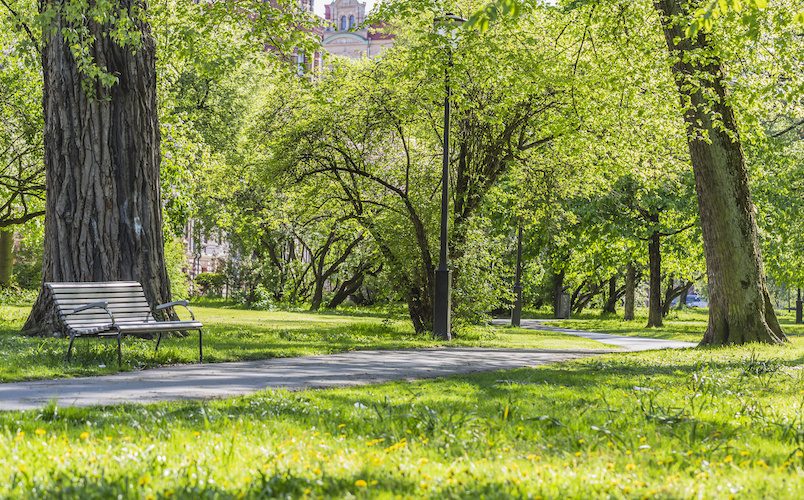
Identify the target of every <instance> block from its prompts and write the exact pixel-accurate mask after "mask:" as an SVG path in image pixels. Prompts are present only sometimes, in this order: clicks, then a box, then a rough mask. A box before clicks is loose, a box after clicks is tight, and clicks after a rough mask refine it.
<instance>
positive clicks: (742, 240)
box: [655, 0, 786, 345]
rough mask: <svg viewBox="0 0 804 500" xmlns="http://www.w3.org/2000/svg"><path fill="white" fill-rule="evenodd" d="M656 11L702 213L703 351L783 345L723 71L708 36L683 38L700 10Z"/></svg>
mask: <svg viewBox="0 0 804 500" xmlns="http://www.w3.org/2000/svg"><path fill="white" fill-rule="evenodd" d="M655 5H656V8H657V10H658V11H659V13H660V15H661V20H662V24H663V28H664V34H665V40H666V42H667V47H668V49H669V50H670V53H671V55H672V56H673V58H674V59H675V61H674V64H673V67H672V71H673V76H674V77H675V80H676V83H677V85H678V89H679V94H680V98H681V102H682V106H684V121H685V122H686V124H687V140H688V144H689V150H690V157H691V159H692V166H693V171H694V173H695V187H696V191H697V194H698V205H699V208H700V216H701V229H702V232H703V240H704V254H705V256H706V268H707V269H706V272H707V277H708V281H709V325H708V327H707V330H706V333H705V334H704V338H703V340H702V341H701V344H702V345H724V344H743V343H747V342H768V343H781V342H784V341H785V340H786V337H785V336H784V333H783V332H782V329H781V326H780V325H779V322H778V320H777V318H776V313H775V312H774V310H773V304H772V303H771V300H770V295H769V293H768V289H767V285H766V283H765V274H764V270H763V266H762V256H761V253H760V249H759V242H758V239H757V224H756V219H755V216H754V204H753V202H752V201H751V193H750V190H749V187H748V172H747V170H746V165H745V157H744V155H743V150H742V146H741V143H740V139H739V134H738V130H737V124H736V121H735V118H734V112H733V110H732V108H731V106H730V105H729V104H728V102H727V100H726V89H725V85H724V74H723V68H722V66H721V63H720V61H719V60H718V58H717V56H716V55H715V53H714V51H713V50H711V47H710V44H709V41H708V40H707V38H706V35H705V34H704V33H703V32H699V33H698V35H697V36H696V38H695V39H690V38H687V37H686V36H685V34H684V23H683V22H679V20H685V19H688V18H689V15H690V12H689V11H690V10H692V9H694V8H695V6H696V5H697V3H692V2H688V1H687V0H656V1H655ZM675 16H678V19H677V20H674V17H675ZM693 53H695V56H692V54H693ZM702 54H705V55H706V57H703V56H702ZM713 116H717V117H718V118H717V120H718V122H717V123H715V122H714V121H713V118H712V117H713Z"/></svg>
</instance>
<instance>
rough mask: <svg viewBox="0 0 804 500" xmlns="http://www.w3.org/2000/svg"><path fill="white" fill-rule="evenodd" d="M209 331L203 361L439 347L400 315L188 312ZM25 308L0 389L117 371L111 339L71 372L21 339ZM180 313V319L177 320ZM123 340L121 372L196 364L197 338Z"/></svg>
mask: <svg viewBox="0 0 804 500" xmlns="http://www.w3.org/2000/svg"><path fill="white" fill-rule="evenodd" d="M192 307H193V311H194V312H195V313H196V316H197V317H198V318H199V319H200V320H201V321H203V322H204V324H205V325H206V326H207V328H206V330H205V335H204V360H205V362H220V361H239V360H248V359H264V358H272V357H288V356H303V355H311V354H325V353H333V352H340V351H348V350H355V349H396V348H414V347H435V346H438V345H442V344H443V343H442V342H438V341H435V340H432V339H430V338H428V337H426V336H421V335H416V334H415V333H414V331H413V328H412V327H411V325H410V321H409V320H408V319H407V318H406V317H404V316H402V315H399V314H392V313H366V312H362V313H361V312H358V311H352V312H349V313H343V314H341V313H316V314H310V313H303V312H278V311H253V310H244V309H240V308H236V307H233V306H227V305H226V304H225V303H223V302H220V301H218V302H206V303H205V304H204V305H196V306H192ZM29 310H30V305H29V304H17V305H2V306H0V357H2V359H3V361H4V362H3V363H2V364H0V382H10V381H14V380H26V379H37V378H55V377H67V376H79V375H96V374H104V373H114V372H116V371H118V369H117V360H116V355H115V342H114V340H113V339H106V340H98V339H96V338H88V339H78V340H76V342H75V347H74V351H73V352H74V357H73V361H72V363H71V364H70V365H67V364H66V363H65V361H64V360H65V354H66V352H67V344H68V341H67V340H66V339H53V338H48V339H42V338H29V337H24V336H21V335H19V334H18V332H19V329H20V328H21V327H22V324H23V322H24V321H25V318H26V317H27V314H28V311H29ZM180 314H181V313H180ZM155 345H156V342H155V341H153V340H140V339H135V338H127V339H125V340H124V341H123V370H131V369H139V368H146V367H152V366H157V365H165V364H175V363H194V362H196V361H197V358H198V337H197V336H196V334H195V333H191V334H190V335H189V336H188V337H186V338H172V339H168V340H166V341H163V342H162V345H161V346H160V348H159V352H158V353H156V354H155V353H154V346H155ZM450 345H453V346H475V347H509V348H532V349H611V348H612V347H611V346H607V345H604V344H601V343H599V342H596V341H593V340H588V339H583V338H578V337H572V336H569V335H563V334H560V333H551V332H536V331H533V330H525V329H515V328H492V327H468V328H465V329H464V330H463V331H461V332H459V333H458V337H457V338H456V339H455V340H454V341H453V342H451V343H450Z"/></svg>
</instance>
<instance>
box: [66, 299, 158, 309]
mask: <svg viewBox="0 0 804 500" xmlns="http://www.w3.org/2000/svg"><path fill="white" fill-rule="evenodd" d="M95 302H106V306H107V307H108V308H110V309H113V308H114V309H121V310H122V309H148V310H150V309H151V308H150V307H149V306H148V303H147V302H107V301H105V300H103V299H88V300H76V301H70V302H69V303H63V302H59V303H58V304H56V305H57V306H59V309H60V310H62V311H72V310H73V309H78V308H79V307H81V306H85V305H88V304H92V303H95Z"/></svg>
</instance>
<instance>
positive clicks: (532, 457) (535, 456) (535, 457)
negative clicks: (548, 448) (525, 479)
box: [527, 453, 542, 462]
mask: <svg viewBox="0 0 804 500" xmlns="http://www.w3.org/2000/svg"><path fill="white" fill-rule="evenodd" d="M527 458H528V460H532V461H534V462H535V461H537V460H541V458H542V457H540V456H539V455H534V454H533V453H531V454H530V455H528V456H527Z"/></svg>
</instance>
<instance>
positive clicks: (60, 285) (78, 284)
mask: <svg viewBox="0 0 804 500" xmlns="http://www.w3.org/2000/svg"><path fill="white" fill-rule="evenodd" d="M45 285H46V286H47V287H48V288H52V289H54V290H58V289H64V288H115V287H118V288H123V287H139V288H142V285H140V283H139V282H137V281H106V282H100V281H97V282H96V281H64V282H53V283H45Z"/></svg>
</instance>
